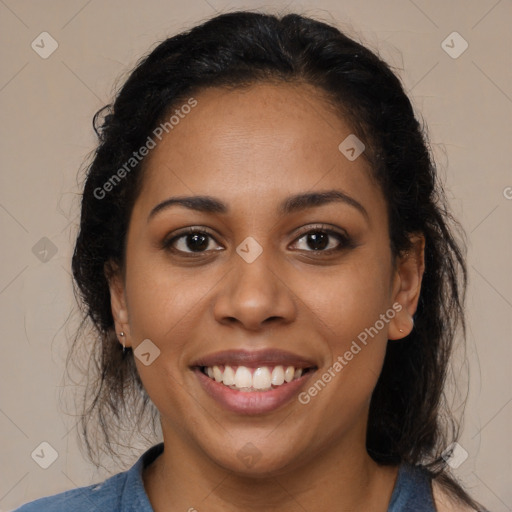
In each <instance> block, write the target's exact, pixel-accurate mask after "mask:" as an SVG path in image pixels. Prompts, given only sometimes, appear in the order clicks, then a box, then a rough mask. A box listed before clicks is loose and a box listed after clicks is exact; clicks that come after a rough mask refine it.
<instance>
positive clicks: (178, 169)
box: [140, 83, 379, 208]
mask: <svg viewBox="0 0 512 512" xmlns="http://www.w3.org/2000/svg"><path fill="white" fill-rule="evenodd" d="M194 99H195V101H196V102H197V104H196V106H195V107H194V108H193V109H188V108H187V109H183V111H181V110H180V105H176V106H175V107H174V110H173V112H174V113H176V114H181V115H179V120H178V116H175V118H174V121H175V122H176V121H178V122H177V123H176V124H174V125H173V127H172V129H169V133H165V132H164V134H163V137H162V139H161V141H158V140H157V141H156V142H157V144H156V147H155V148H154V149H152V150H151V153H150V154H149V155H148V157H147V161H146V165H145V174H144V179H143V187H142V192H141V197H140V199H141V201H142V202H144V201H147V203H148V204H147V205H145V206H146V208H150V207H151V205H150V203H154V202H155V201H159V200H164V199H165V198H166V197H167V196H169V195H178V194H180V195H181V194H183V195H193V194H205V193H208V195H212V196H217V197H223V198H225V199H226V200H227V201H228V202H230V203H231V202H232V203H233V204H234V203H236V202H237V201H238V202H240V204H243V203H244V202H247V201H248V200H250V199H251V198H258V199H259V204H260V205H262V204H263V202H266V201H267V200H268V201H272V199H273V198H275V197H276V196H277V195H279V196H280V197H282V196H285V195H289V194H293V193H298V192H304V191H306V190H311V189H326V188H333V187H338V188H340V187H341V188H342V189H343V190H345V191H347V192H349V193H352V194H353V195H358V196H359V197H360V198H361V199H362V198H364V197H365V196H371V195H372V194H378V193H379V191H378V190H377V189H376V187H375V185H374V184H373V182H372V180H371V178H370V173H369V166H368V163H367V161H366V160H365V158H364V154H363V155H361V156H360V157H359V158H357V159H355V160H353V161H350V160H349V159H347V157H346V156H345V155H344V154H343V153H342V152H341V151H340V149H339V145H340V143H342V142H343V141H344V140H345V139H346V138H347V137H349V136H351V135H352V129H351V127H350V126H349V124H348V123H347V122H346V121H345V120H344V119H343V118H342V117H341V116H340V114H339V113H337V112H335V111H334V108H333V107H332V106H331V104H330V103H328V101H327V100H326V99H325V97H324V96H323V94H322V92H321V91H319V90H318V89H317V88H314V87H313V86H310V85H304V84H300V85H299V84H293V85H292V84H284V83H283V84H270V83H260V84H255V85H252V86H250V87H245V88H240V89H234V90H226V89H220V88H209V89H205V90H202V91H200V92H199V93H198V94H196V95H194ZM184 104H185V103H184ZM176 111H178V112H176ZM185 111H187V112H188V113H187V114H185V113H184V112H185ZM171 114H172V113H170V115H171Z"/></svg>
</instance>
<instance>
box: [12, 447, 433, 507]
mask: <svg viewBox="0 0 512 512" xmlns="http://www.w3.org/2000/svg"><path fill="white" fill-rule="evenodd" d="M163 450H164V444H163V443H160V444H157V445H155V446H153V447H151V448H150V449H149V450H147V451H146V452H145V453H144V454H142V455H141V457H140V458H139V460H138V461H137V462H136V463H135V464H134V465H133V466H132V467H131V468H130V469H128V470H127V471H124V472H122V473H118V474H117V475H114V476H112V477H110V478H108V479H107V480H105V481H104V482H102V483H99V484H94V485H89V486H87V487H79V488H77V489H72V490H70V491H66V492H63V493H60V494H55V495H53V496H48V497H46V498H40V499H38V500H35V501H32V502H31V503H27V504H26V505H23V506H22V507H20V508H18V509H16V510H15V511H14V512H71V511H72V512H154V511H153V508H152V507H151V503H150V502H149V498H148V496H147V494H146V491H145V489H144V482H143V480H142V471H143V469H144V468H145V467H146V466H148V465H149V464H151V463H152V462H153V461H154V460H155V459H156V458H157V457H158V456H159V455H160V454H161V453H162V452H163ZM192 505H193V504H192ZM191 508H192V507H191ZM435 510H436V509H435V506H434V499H433V496H432V486H431V478H430V476H429V475H428V474H427V473H426V471H425V470H424V469H422V468H421V467H419V466H411V465H408V464H401V465H400V467H399V470H398V476H397V480H396V483H395V487H394V489H393V493H392V495H391V501H390V504H389V507H388V512H410V511H414V512H435Z"/></svg>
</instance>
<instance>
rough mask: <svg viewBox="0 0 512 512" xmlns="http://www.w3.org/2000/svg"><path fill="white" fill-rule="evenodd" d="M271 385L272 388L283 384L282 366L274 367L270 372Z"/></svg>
mask: <svg viewBox="0 0 512 512" xmlns="http://www.w3.org/2000/svg"><path fill="white" fill-rule="evenodd" d="M271 382H272V384H274V386H280V385H281V384H283V383H284V369H283V367H282V366H276V367H275V368H274V369H273V370H272V381H271Z"/></svg>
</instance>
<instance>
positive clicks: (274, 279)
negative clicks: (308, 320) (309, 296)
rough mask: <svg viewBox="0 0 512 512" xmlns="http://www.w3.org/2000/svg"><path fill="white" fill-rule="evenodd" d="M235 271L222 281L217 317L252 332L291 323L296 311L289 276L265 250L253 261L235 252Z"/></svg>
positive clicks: (217, 298)
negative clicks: (267, 326)
mask: <svg viewBox="0 0 512 512" xmlns="http://www.w3.org/2000/svg"><path fill="white" fill-rule="evenodd" d="M233 259H234V262H233V265H234V268H233V267H232V271H231V272H229V273H228V274H227V275H226V277H225V279H224V280H223V281H222V283H221V285H220V286H221V289H220V291H219V293H218V294H217V295H216V298H215V303H214V316H215V319H216V320H217V321H218V322H219V323H221V324H224V325H234V324H238V325H239V326H242V327H243V328H244V329H246V330H249V331H258V330H261V329H262V328H264V327H265V326H266V325H270V324H272V325H275V324H288V323H291V322H293V321H294V319H295V317H296V314H297V305H296V304H297V302H296V297H295V295H294V293H293V291H292V286H291V285H292V283H287V282H286V279H287V278H286V275H284V274H283V272H282V271H281V272H279V270H278V269H277V268H276V265H272V264H271V262H270V261H269V257H267V255H266V254H265V251H263V253H262V254H261V255H260V256H259V257H258V258H257V259H256V260H255V261H253V262H252V263H247V262H246V261H244V260H243V259H242V258H241V257H240V256H238V254H234V255H233Z"/></svg>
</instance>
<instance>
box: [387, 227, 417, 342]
mask: <svg viewBox="0 0 512 512" xmlns="http://www.w3.org/2000/svg"><path fill="white" fill-rule="evenodd" d="M410 241H411V247H410V248H409V249H408V250H406V251H405V252H404V253H403V254H401V255H399V256H397V262H396V268H395V275H394V278H393V303H398V304H400V305H401V306H402V309H400V310H399V311H398V313H397V314H396V316H395V317H394V318H393V319H392V320H391V321H390V323H389V330H388V339H390V340H398V339H401V338H405V336H407V335H408V334H410V332H411V331H412V329H413V327H414V320H413V315H414V313H415V312H416V308H417V307H418V300H419V297H420V291H421V281H422V278H423V273H424V271H425V236H424V235H423V234H415V235H412V236H411V237H410Z"/></svg>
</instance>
